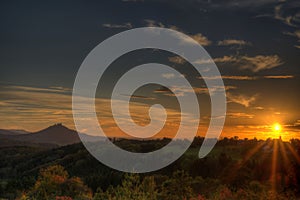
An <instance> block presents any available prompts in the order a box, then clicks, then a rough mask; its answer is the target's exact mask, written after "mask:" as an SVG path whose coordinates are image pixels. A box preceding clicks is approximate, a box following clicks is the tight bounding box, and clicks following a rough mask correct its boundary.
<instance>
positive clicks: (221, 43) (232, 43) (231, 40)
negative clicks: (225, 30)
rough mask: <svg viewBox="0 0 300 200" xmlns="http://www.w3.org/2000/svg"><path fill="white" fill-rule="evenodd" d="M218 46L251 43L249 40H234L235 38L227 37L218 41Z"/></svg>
mask: <svg viewBox="0 0 300 200" xmlns="http://www.w3.org/2000/svg"><path fill="white" fill-rule="evenodd" d="M218 45H219V46H230V45H238V46H246V45H251V43H250V42H246V41H245V40H236V39H227V40H222V41H219V42H218Z"/></svg>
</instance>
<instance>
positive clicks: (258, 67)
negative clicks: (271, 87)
mask: <svg viewBox="0 0 300 200" xmlns="http://www.w3.org/2000/svg"><path fill="white" fill-rule="evenodd" d="M214 61H215V62H219V63H226V62H229V63H233V64H236V65H238V66H239V68H240V69H249V70H251V71H253V72H259V71H262V70H266V69H272V68H275V67H278V66H280V65H282V64H283V61H282V60H281V59H280V58H279V56H278V55H267V56H266V55H257V56H253V57H251V56H224V57H221V58H215V59H214Z"/></svg>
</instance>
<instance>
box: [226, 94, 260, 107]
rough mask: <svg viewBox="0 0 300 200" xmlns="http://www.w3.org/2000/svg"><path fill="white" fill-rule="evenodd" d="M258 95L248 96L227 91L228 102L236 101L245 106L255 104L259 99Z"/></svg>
mask: <svg viewBox="0 0 300 200" xmlns="http://www.w3.org/2000/svg"><path fill="white" fill-rule="evenodd" d="M257 97H258V95H257V94H256V95H254V96H246V95H243V94H238V95H235V94H232V93H231V92H228V93H227V98H228V103H231V102H232V103H236V104H240V105H242V106H244V107H249V106H250V105H251V104H253V103H254V102H255V101H256V100H257Z"/></svg>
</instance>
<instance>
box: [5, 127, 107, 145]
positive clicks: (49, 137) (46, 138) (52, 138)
mask: <svg viewBox="0 0 300 200" xmlns="http://www.w3.org/2000/svg"><path fill="white" fill-rule="evenodd" d="M79 134H80V136H81V137H84V138H85V140H87V141H90V142H96V141H103V140H104V139H105V138H103V137H97V136H90V135H87V134H82V133H79ZM79 134H78V133H77V131H75V130H72V129H69V128H67V127H66V126H63V125H62V124H54V125H52V126H49V127H48V128H45V129H43V130H40V131H37V132H34V133H27V134H25V133H23V132H22V133H18V132H14V131H11V130H3V129H1V130H0V146H3V145H4V146H12V145H17V146H19V145H24V144H25V145H26V144H27V145H29V146H30V144H49V145H56V146H65V145H69V144H75V143H80V142H81V140H80V138H79Z"/></svg>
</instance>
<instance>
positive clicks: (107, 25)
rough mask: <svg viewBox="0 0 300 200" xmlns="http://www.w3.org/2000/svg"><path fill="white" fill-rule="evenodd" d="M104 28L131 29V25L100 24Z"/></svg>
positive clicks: (128, 23)
mask: <svg viewBox="0 0 300 200" xmlns="http://www.w3.org/2000/svg"><path fill="white" fill-rule="evenodd" d="M102 26H103V27H105V28H128V29H129V28H132V27H133V26H132V24H131V23H130V22H127V23H124V24H102Z"/></svg>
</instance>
